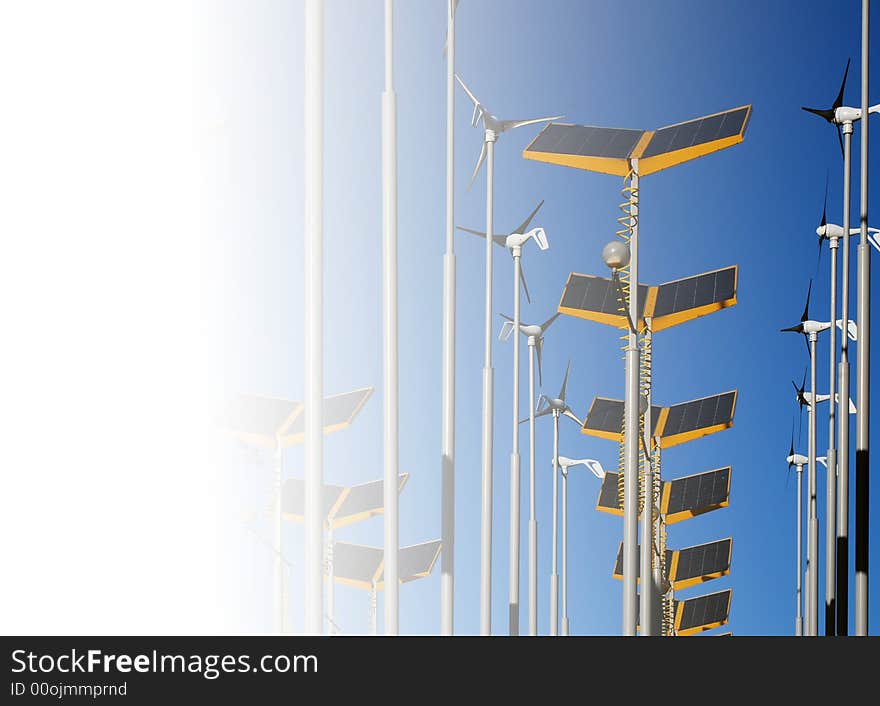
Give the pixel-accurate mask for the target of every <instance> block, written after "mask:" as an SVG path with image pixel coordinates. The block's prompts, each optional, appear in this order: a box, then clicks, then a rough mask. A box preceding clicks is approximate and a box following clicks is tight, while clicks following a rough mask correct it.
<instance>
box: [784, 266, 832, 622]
mask: <svg viewBox="0 0 880 706" xmlns="http://www.w3.org/2000/svg"><path fill="white" fill-rule="evenodd" d="M812 292H813V280H810V285H809V287H808V288H807V302H806V304H805V305H804V313H803V314H801V320H800V323H798V324H797V325H796V326H791V327H789V328H784V329H782V331H783V332H786V331H788V332H793V333H800V334H803V336H804V338H805V339H806V340H807V341H808V343H807V350H808V352H809V354H810V398H809V399H807V398H806V397H805V395H804V383H805V382H806V380H804V382H803V383H801V388H800V390H798V391H797V397H798V405H799V406H800V408H801V409H803V407H804V402H806V404H807V405H808V407H809V418H808V419H809V451H808V458H807V466H808V469H809V470H808V475H807V494H808V496H809V498H810V505H809V513H808V516H807V532H808V534H807V557H808V558H807V562H808V565H809V566H810V584H809V586H808V591H809V597H810V600H809V603H808V612H807V616H808V625H809V634H811V635H813V636H815V635H818V623H819V574H818V572H817V571H816V568H815V567H818V565H819V519H818V516H817V512H816V341H817V340H818V338H819V333H820V332H821V331H826V330H827V329H829V328H831V323H830V322H827V323H823V322H820V321H812V320H811V319H810V295H811V294H812ZM792 384H794V382H792ZM795 389H796V390H797V387H795ZM799 479H800V477H799Z"/></svg>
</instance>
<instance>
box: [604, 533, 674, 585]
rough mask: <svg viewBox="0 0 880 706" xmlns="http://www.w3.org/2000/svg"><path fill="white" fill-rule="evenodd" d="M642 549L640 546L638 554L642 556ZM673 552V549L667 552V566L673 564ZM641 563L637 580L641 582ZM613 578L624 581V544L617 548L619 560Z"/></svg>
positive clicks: (615, 564)
mask: <svg viewBox="0 0 880 706" xmlns="http://www.w3.org/2000/svg"><path fill="white" fill-rule="evenodd" d="M641 552H642V547H641V545H639V546H638V553H639V555H641ZM672 556H673V552H672V550H671V549H667V550H666V566H669V565H670V564H671V562H672ZM641 563H642V562H641V561H639V573H638V577H637V580H639V581H640V580H641V577H642V567H641ZM611 575H612V577H614V578H616V579H618V580H620V581H622V580H623V542H621V543H620V546H619V547H618V548H617V560H616V561H615V562H614V571H612V572H611Z"/></svg>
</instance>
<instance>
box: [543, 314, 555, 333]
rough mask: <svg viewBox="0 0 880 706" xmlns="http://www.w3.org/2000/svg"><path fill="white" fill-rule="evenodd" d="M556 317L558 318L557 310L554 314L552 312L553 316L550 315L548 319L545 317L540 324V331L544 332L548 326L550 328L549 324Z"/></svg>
mask: <svg viewBox="0 0 880 706" xmlns="http://www.w3.org/2000/svg"><path fill="white" fill-rule="evenodd" d="M557 318H559V312H558V311H557V312H556V313H555V314H553V316H551V317H550V318H549V319H547V320H546V321H545V322H544V323H543V324H541V333H544V332H545V331H546V330H547V329H548V328H550V325H551V324H552V323H553V322H554V321H556V319H557Z"/></svg>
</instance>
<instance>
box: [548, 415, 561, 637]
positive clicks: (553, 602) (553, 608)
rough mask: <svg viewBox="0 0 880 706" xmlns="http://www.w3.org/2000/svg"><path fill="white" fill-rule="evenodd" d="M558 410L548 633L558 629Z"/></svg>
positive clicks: (555, 422) (555, 426)
mask: <svg viewBox="0 0 880 706" xmlns="http://www.w3.org/2000/svg"><path fill="white" fill-rule="evenodd" d="M558 513H559V410H557V409H554V410H553V529H552V530H551V532H552V534H553V540H552V544H553V550H552V555H553V557H552V559H551V569H550V634H551V635H553V636H555V635H557V634H558V631H559V574H558V571H557V569H558V563H557V561H558V560H557V533H558V532H559V514H558Z"/></svg>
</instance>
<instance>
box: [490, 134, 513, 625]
mask: <svg viewBox="0 0 880 706" xmlns="http://www.w3.org/2000/svg"><path fill="white" fill-rule="evenodd" d="M484 139H485V141H486V330H485V350H484V359H483V427H482V476H483V477H482V510H481V514H480V634H481V635H491V634H492V453H493V450H492V419H493V414H494V410H493V405H494V387H495V371H494V370H493V369H492V246H493V244H494V243H493V241H492V235H493V228H494V221H493V206H494V204H493V193H492V189H493V183H494V181H495V133H494V131H492V130H486V133H485V137H484ZM514 334H515V335H517V336H518V335H519V331H514ZM514 598H516V605H517V612H518V611H519V585H517V586H516V592H515V594H514V593H511V596H510V600H511V602H513V600H514ZM513 612H514V611H513V607H512V606H511V610H510V615H511V616H513ZM510 629H511V634H513V635H515V634H516V632H515V630H518V629H519V626H518V624H517V623H516V622H514V621H513V618H512V617H511V624H510Z"/></svg>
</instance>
